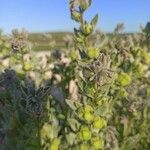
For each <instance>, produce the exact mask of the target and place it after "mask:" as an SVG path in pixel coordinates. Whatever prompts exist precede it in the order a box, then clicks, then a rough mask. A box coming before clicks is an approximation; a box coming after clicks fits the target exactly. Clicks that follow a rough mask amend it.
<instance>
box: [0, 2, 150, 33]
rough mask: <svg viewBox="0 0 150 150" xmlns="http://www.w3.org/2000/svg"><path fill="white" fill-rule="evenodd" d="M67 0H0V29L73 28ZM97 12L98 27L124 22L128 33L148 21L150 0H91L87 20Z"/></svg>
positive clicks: (61, 29)
mask: <svg viewBox="0 0 150 150" xmlns="http://www.w3.org/2000/svg"><path fill="white" fill-rule="evenodd" d="M68 2H69V0H0V28H2V29H3V30H4V31H5V32H6V33H9V32H10V31H11V30H12V29H13V28H25V29H27V30H28V31H31V32H43V31H72V30H73V27H74V26H76V25H77V24H76V23H75V22H74V21H72V20H71V19H70V12H69V5H68ZM96 13H98V14H99V22H98V25H97V28H99V29H102V30H104V31H106V32H110V31H113V29H114V28H115V26H116V24H117V23H120V22H124V24H125V27H126V30H125V31H127V32H130V31H131V32H134V31H138V30H139V26H140V25H141V24H142V25H145V24H146V22H147V21H150V0H93V3H92V6H91V7H90V8H89V10H88V11H87V13H86V14H85V16H86V18H87V20H89V19H90V18H91V17H92V16H94V15H95V14H96Z"/></svg>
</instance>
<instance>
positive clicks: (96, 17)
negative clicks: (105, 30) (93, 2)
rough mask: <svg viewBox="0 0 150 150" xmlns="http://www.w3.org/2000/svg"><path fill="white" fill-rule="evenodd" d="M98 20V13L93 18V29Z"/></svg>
mask: <svg viewBox="0 0 150 150" xmlns="http://www.w3.org/2000/svg"><path fill="white" fill-rule="evenodd" d="M97 21H98V14H97V15H96V16H95V17H94V18H93V19H92V21H91V24H92V26H93V29H94V28H95V26H96V24H97Z"/></svg>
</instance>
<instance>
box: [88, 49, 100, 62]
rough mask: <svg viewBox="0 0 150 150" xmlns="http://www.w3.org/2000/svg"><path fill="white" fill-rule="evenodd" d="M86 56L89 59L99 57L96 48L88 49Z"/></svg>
mask: <svg viewBox="0 0 150 150" xmlns="http://www.w3.org/2000/svg"><path fill="white" fill-rule="evenodd" d="M87 55H88V57H89V58H91V59H93V58H98V56H99V49H98V48H93V47H90V48H88V50H87Z"/></svg>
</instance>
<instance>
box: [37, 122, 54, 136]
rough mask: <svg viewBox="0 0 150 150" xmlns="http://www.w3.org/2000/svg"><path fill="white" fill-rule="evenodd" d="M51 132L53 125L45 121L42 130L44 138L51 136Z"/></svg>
mask: <svg viewBox="0 0 150 150" xmlns="http://www.w3.org/2000/svg"><path fill="white" fill-rule="evenodd" d="M50 132H51V126H50V125H49V124H48V123H45V124H44V125H43V127H42V129H41V131H40V135H41V137H42V138H49V136H50Z"/></svg>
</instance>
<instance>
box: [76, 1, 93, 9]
mask: <svg viewBox="0 0 150 150" xmlns="http://www.w3.org/2000/svg"><path fill="white" fill-rule="evenodd" d="M79 2H80V7H81V8H82V9H83V10H86V9H87V8H88V7H89V6H90V5H91V0H79Z"/></svg>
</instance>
